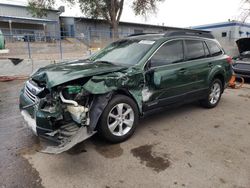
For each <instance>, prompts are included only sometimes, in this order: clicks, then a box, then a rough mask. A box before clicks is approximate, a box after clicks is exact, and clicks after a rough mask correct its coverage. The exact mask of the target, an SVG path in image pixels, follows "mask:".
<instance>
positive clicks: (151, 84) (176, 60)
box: [144, 40, 190, 110]
mask: <svg viewBox="0 0 250 188" xmlns="http://www.w3.org/2000/svg"><path fill="white" fill-rule="evenodd" d="M148 63H149V64H150V65H149V68H148V70H147V71H146V74H145V78H146V86H147V89H148V92H149V93H150V94H151V95H150V97H149V98H148V99H147V101H144V104H145V105H144V108H145V110H149V109H152V108H154V107H160V106H164V105H168V104H171V103H176V102H178V101H180V100H183V99H184V94H185V93H186V92H188V91H189V90H190V88H189V87H188V85H189V83H190V77H189V70H188V66H187V65H186V63H185V61H184V42H183V40H172V41H169V42H166V43H165V44H164V45H162V46H161V47H160V48H159V49H158V50H157V52H156V53H155V54H154V55H153V56H152V58H151V59H150V60H149V62H148Z"/></svg>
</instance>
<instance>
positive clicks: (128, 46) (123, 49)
mask: <svg viewBox="0 0 250 188" xmlns="http://www.w3.org/2000/svg"><path fill="white" fill-rule="evenodd" d="M154 42H155V41H150V40H131V39H130V40H128V39H125V40H120V41H117V42H114V43H112V44H110V45H108V46H107V47H106V48H104V49H103V50H101V51H100V52H99V53H97V54H95V55H93V56H92V57H90V58H89V59H90V60H92V61H94V62H97V61H103V62H110V63H113V64H121V65H128V66H130V65H135V64H137V63H138V62H139V61H140V60H141V58H142V57H143V56H144V55H145V54H146V52H147V51H148V50H149V49H150V48H151V46H152V45H153V44H154Z"/></svg>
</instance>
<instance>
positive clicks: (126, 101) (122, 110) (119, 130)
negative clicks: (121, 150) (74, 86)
mask: <svg viewBox="0 0 250 188" xmlns="http://www.w3.org/2000/svg"><path fill="white" fill-rule="evenodd" d="M138 120H139V112H138V108H137V105H136V103H135V102H134V101H133V100H132V99H131V98H129V97H127V96H125V95H116V96H114V97H113V98H112V99H111V101H110V102H109V103H108V105H107V106H106V108H105V109H104V111H103V113H102V115H101V117H100V121H99V125H98V127H97V132H98V133H99V135H101V136H102V137H103V138H104V139H106V140H108V141H110V142H113V143H119V142H122V141H125V140H127V139H128V138H129V137H130V136H132V135H133V133H134V132H135V129H136V125H137V123H138Z"/></svg>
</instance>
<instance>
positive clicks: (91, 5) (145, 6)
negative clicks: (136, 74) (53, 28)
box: [28, 0, 164, 37]
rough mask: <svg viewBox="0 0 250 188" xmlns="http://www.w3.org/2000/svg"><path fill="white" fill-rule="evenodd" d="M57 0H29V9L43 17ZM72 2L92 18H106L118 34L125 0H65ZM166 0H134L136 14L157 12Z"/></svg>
mask: <svg viewBox="0 0 250 188" xmlns="http://www.w3.org/2000/svg"><path fill="white" fill-rule="evenodd" d="M54 1H55V0H29V4H28V9H29V11H30V12H31V14H32V15H35V16H38V17H42V16H45V15H46V9H48V8H51V6H52V5H53V4H54V3H55V2H54ZM64 1H66V2H69V3H70V4H75V3H79V5H80V9H81V11H82V12H83V13H84V14H85V16H87V17H90V18H95V19H97V18H102V19H105V20H106V21H107V22H108V24H109V25H110V27H111V28H112V33H113V37H117V36H118V25H119V21H120V18H121V15H122V11H123V5H124V0H64ZM163 1H164V0H133V5H132V8H133V10H134V12H135V15H143V16H147V14H148V13H152V12H155V11H156V9H157V3H158V2H163Z"/></svg>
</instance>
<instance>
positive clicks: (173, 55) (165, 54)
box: [151, 40, 184, 67]
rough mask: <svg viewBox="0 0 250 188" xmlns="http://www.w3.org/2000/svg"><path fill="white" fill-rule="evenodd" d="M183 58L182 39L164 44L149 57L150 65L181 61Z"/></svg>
mask: <svg viewBox="0 0 250 188" xmlns="http://www.w3.org/2000/svg"><path fill="white" fill-rule="evenodd" d="M183 59H184V53H183V42H182V40H178V41H170V42H168V43H166V44H164V45H163V46H162V47H161V48H160V49H159V50H158V51H157V52H156V53H155V54H154V56H153V57H152V58H151V66H152V67H155V66H161V65H167V64H171V63H177V62H181V61H183Z"/></svg>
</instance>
